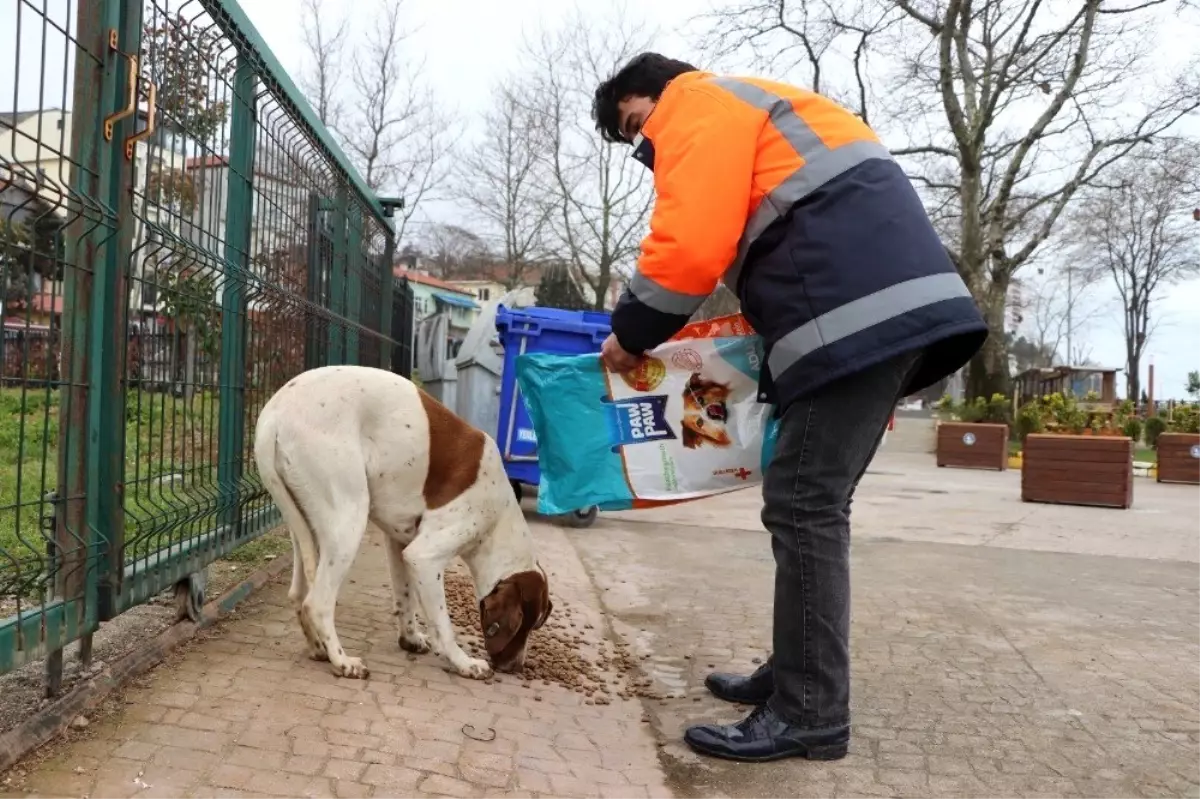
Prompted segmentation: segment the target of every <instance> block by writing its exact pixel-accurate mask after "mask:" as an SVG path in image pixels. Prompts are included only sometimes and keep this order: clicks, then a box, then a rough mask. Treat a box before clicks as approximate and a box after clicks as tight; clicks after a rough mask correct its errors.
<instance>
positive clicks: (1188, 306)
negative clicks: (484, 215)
mask: <svg viewBox="0 0 1200 799" xmlns="http://www.w3.org/2000/svg"><path fill="white" fill-rule="evenodd" d="M47 1H48V2H49V3H50V6H51V7H52V8H53V7H58V6H61V7H62V8H63V9H64V10H65V8H66V3H67V2H68V1H69V2H70V4H71V6H74V5H75V0H47ZM405 1H406V7H407V9H408V11H409V12H410V14H409V19H410V20H412V22H414V23H417V24H419V26H420V28H419V30H418V31H417V32H416V33H415V34H414V36H413V37H412V38H411V39H410V42H409V43H410V45H411V46H412V48H413V50H414V55H415V56H416V57H418V58H423V59H425V61H426V65H427V75H428V77H429V79H430V80H431V81H432V83H433V86H434V88H435V89H436V91H437V93H438V96H439V97H440V98H441V99H442V101H443V102H445V103H446V104H448V105H450V106H453V107H455V108H457V110H458V111H459V112H460V114H461V115H462V117H463V119H464V120H466V122H467V124H473V120H474V119H475V118H476V117H477V116H478V115H479V114H481V113H482V112H483V111H484V110H485V108H486V105H487V102H488V99H489V91H490V88H491V82H492V81H493V80H494V79H495V77H496V76H499V75H502V74H504V73H505V72H507V71H508V70H511V69H514V68H516V67H518V66H519V51H520V44H521V41H522V37H523V36H525V35H528V34H532V33H534V32H535V31H537V30H538V29H539V27H540V26H547V25H549V26H552V25H553V24H554V23H555V21H556V20H558V19H561V18H562V17H563V16H564V15H565V14H566V13H568V10H567V5H566V3H564V2H563V1H562V0H505V2H503V3H495V2H485V1H484V0H405ZM240 2H241V4H242V6H243V7H244V8H245V10H246V12H247V14H248V15H249V16H250V18H251V20H252V21H253V22H254V23H255V25H256V26H257V27H258V28H259V31H260V32H261V33H262V36H263V38H264V39H265V40H266V42H267V44H268V46H269V47H270V48H271V49H272V50H273V51H274V53H275V55H276V56H277V57H278V59H279V60H280V62H281V63H282V64H283V65H284V66H285V67H287V68H288V69H290V70H292V71H293V75H295V73H296V72H298V71H299V69H300V67H301V65H302V63H303V60H304V48H303V44H302V34H301V19H300V10H299V9H300V0H240ZM374 2H375V0H358V2H356V3H355V4H353V6H351V5H350V4H346V6H347V7H352V8H354V9H355V11H354V12H353V14H352V17H351V27H352V34H351V36H352V40H351V41H352V43H353V42H354V40H355V39H358V40H359V41H361V37H362V36H363V35H364V31H365V28H366V26H367V25H368V24H369V21H370V19H371V16H372V13H371V12H372V9H373V6H374ZM720 2H721V0H699V2H697V0H654V2H642V3H636V4H633V3H631V4H630V5H629V6H628V8H629V9H630V13H635V14H637V15H638V20H639V21H643V22H644V23H645V24H646V28H647V29H648V30H657V31H658V33H657V38H656V39H655V40H654V44H653V46H654V48H655V49H657V50H660V51H662V52H665V53H667V54H670V55H682V57H685V58H691V59H695V60H698V59H699V58H700V56H699V55H698V53H697V51H696V48H695V47H694V43H695V37H694V36H693V35H692V34H693V33H694V32H695V28H694V27H691V28H689V20H691V19H692V18H693V17H694V16H695V15H696V14H697V13H700V12H702V11H704V10H705V9H707V8H709V7H711V5H712V4H714V3H716V4H720ZM20 4H21V0H0V111H6V110H10V109H11V108H12V107H13V105H14V102H15V103H16V105H17V106H18V107H21V108H22V110H23V109H24V107H25V106H28V105H29V104H30V101H29V98H30V97H34V98H36V97H37V91H38V87H37V84H36V82H35V81H36V77H37V74H38V70H37V69H36V68H31V67H36V62H34V63H32V64H31V63H30V58H32V57H33V56H34V53H33V51H32V50H30V48H29V47H28V46H26V48H25V50H26V51H25V54H24V56H23V57H22V58H21V76H20V81H19V84H20V85H19V86H18V87H17V88H18V91H17V92H15V93H10V92H11V91H12V89H11V87H13V85H14V75H13V71H14V65H15V63H16V60H15V59H14V58H13V56H12V55H11V53H12V52H13V44H14V42H13V39H14V37H13V35H12V31H13V29H14V27H15V26H14V25H13V24H12V21H13V19H14V16H13V15H14V13H15V9H16V8H17V6H18V5H20ZM37 5H40V3H39V4H37ZM178 5H179V3H178V2H175V1H174V0H173V1H172V2H171V3H170V6H171V7H177V6H178ZM1071 6H1072V7H1074V4H1071ZM583 7H584V8H586V9H590V10H587V11H585V12H584V13H585V15H590V16H594V17H599V16H607V17H611V14H612V13H613V11H612V9H613V8H614V6H613V5H612V4H611V3H607V2H606V3H595V4H592V5H587V4H585V5H584V6H583ZM24 14H25V17H24V25H23V28H24V29H25V30H26V33H36V38H34V37H33V36H31V35H22V37H21V38H22V40H23V41H27V42H29V43H30V44H33V43H40V40H41V35H40V30H39V31H36V32H33V31H30V30H29V24H30V23H31V22H32V21H33V16H32V15H31V14H30V12H29V11H28V10H27V11H25V12H24ZM57 16H59V17H61V16H63V13H62V12H60V13H59V14H58V15H57ZM597 21H598V22H600V20H599V19H598V20H597ZM1195 22H1196V21H1195V19H1190V20H1186V21H1185V20H1172V21H1171V24H1170V25H1168V26H1167V27H1166V28H1165V29H1164V31H1163V32H1162V34H1161V35H1162V39H1161V41H1160V42H1159V44H1158V46H1157V47H1156V58H1157V59H1158V60H1159V61H1160V62H1161V63H1162V64H1164V65H1165V66H1166V68H1170V67H1171V66H1172V65H1173V64H1175V65H1177V64H1179V63H1182V61H1183V59H1184V58H1185V57H1187V56H1188V54H1189V53H1193V52H1194V51H1195V46H1196V45H1195V42H1196V41H1198V40H1200V25H1197V24H1195ZM55 60H56V59H55V55H54V53H51V54H50V56H49V57H48V59H47V62H48V63H50V64H53V63H54V62H55ZM58 63H59V64H61V56H59V57H58ZM726 66H727V67H729V68H733V69H737V68H739V67H741V69H742V70H745V69H746V68H747V67H748V65H747V64H742V65H738V64H728V65H726ZM771 77H776V78H780V79H789V78H797V79H798V78H799V76H789V75H772V76H771ZM56 80H58V81H59V83H58V84H57V85H54V86H48V87H47V90H46V97H47V99H46V101H45V102H44V105H46V106H54V105H59V104H61V103H59V102H55V101H54V100H56V99H57V98H56V96H55V95H56V92H55V89H57V97H62V96H63V90H62V87H61V80H60V79H57V78H55V77H54V76H51V77H50V79H49V83H50V84H54V83H55V81H56ZM798 82H799V80H798ZM477 129H478V126H477V125H476V126H475V130H477ZM1188 132H1189V133H1190V134H1191V135H1194V136H1196V137H1197V139H1200V119H1197V120H1191V121H1190V122H1189V124H1188ZM468 135H470V133H468ZM884 135H885V139H886V138H887V136H888V132H887V131H885V132H884ZM892 135H893V136H894V135H896V134H895V133H893V134H892ZM892 143H893V146H895V142H892ZM1182 210H1183V209H1181V211H1182ZM429 214H430V216H432V218H433V219H434V220H435V221H464V220H463V215H462V211H461V210H460V209H459V208H457V207H456V206H454V205H453V204H445V203H442V204H439V205H438V206H437V207H434V208H432V209H429ZM1195 224H1196V231H1197V235H1198V236H1200V223H1195ZM1022 276H1023V277H1026V278H1027V279H1034V275H1033V274H1032V270H1028V272H1027V273H1025V274H1023V275H1022ZM1112 297H1113V292H1112V290H1111V288H1110V287H1109V286H1108V285H1107V284H1105V285H1103V286H1102V287H1101V288H1100V289H1099V290H1098V292H1097V302H1098V303H1099V304H1100V306H1101V307H1102V308H1103V312H1102V313H1100V314H1098V315H1097V316H1096V318H1095V319H1094V320H1093V321H1092V322H1091V323H1090V324H1088V325H1087V327H1086V329H1084V330H1079V331H1077V337H1083V338H1086V339H1087V341H1088V343H1089V344H1090V345H1091V349H1092V359H1093V360H1094V361H1096V362H1099V363H1101V364H1103V365H1106V366H1114V367H1121V366H1123V364H1124V360H1125V356H1124V344H1123V338H1122V331H1121V321H1120V320H1121V313H1120V306H1119V305H1118V304H1114V303H1112V302H1110V301H1109V300H1111V298H1112ZM1155 313H1156V315H1157V316H1158V317H1159V319H1160V324H1159V326H1158V328H1157V329H1156V330H1155V332H1154V335H1153V337H1152V339H1151V342H1150V345H1149V348H1148V355H1149V356H1150V357H1149V358H1147V359H1146V360H1145V361H1144V362H1143V384H1145V369H1146V366H1147V365H1148V363H1149V361H1150V360H1153V362H1154V363H1155V366H1156V380H1155V383H1156V386H1155V394H1156V396H1158V397H1168V396H1175V397H1179V396H1182V393H1183V385H1184V380H1185V378H1186V374H1187V372H1188V371H1189V370H1192V369H1200V280H1193V281H1190V282H1188V283H1186V284H1184V285H1180V286H1177V287H1175V288H1173V289H1172V290H1170V291H1169V292H1168V293H1167V295H1166V297H1165V298H1164V299H1163V301H1162V302H1161V303H1160V304H1159V305H1158V306H1157V308H1156V309H1155ZM1122 382H1123V381H1122ZM1122 387H1123V386H1122Z"/></svg>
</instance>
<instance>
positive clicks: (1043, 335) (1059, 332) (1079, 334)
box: [1009, 241, 1105, 366]
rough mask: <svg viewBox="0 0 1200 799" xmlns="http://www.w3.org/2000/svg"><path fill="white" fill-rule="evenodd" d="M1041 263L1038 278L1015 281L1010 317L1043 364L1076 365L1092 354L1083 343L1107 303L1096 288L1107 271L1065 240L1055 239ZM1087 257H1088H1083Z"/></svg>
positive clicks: (1040, 364) (1038, 268)
mask: <svg viewBox="0 0 1200 799" xmlns="http://www.w3.org/2000/svg"><path fill="white" fill-rule="evenodd" d="M1055 245H1056V246H1054V247H1053V248H1052V249H1050V250H1047V251H1043V252H1042V253H1041V254H1040V256H1039V258H1038V260H1039V261H1041V262H1043V263H1045V264H1046V266H1039V267H1037V275H1038V278H1037V280H1027V279H1024V278H1014V280H1013V283H1012V288H1013V291H1012V292H1010V294H1009V316H1010V322H1011V323H1012V327H1013V329H1014V330H1025V331H1026V332H1027V334H1028V336H1029V338H1028V343H1029V344H1030V345H1032V347H1033V348H1034V351H1036V352H1038V353H1042V354H1043V355H1044V356H1045V359H1044V360H1045V361H1046V362H1045V363H1037V364H1033V365H1035V366H1051V365H1053V364H1054V363H1060V364H1065V365H1068V366H1076V365H1080V364H1082V363H1083V361H1084V360H1085V358H1086V357H1087V356H1088V354H1089V353H1090V352H1091V349H1090V347H1088V346H1087V345H1086V343H1085V341H1084V339H1083V335H1084V334H1085V333H1086V331H1087V329H1088V327H1089V326H1090V325H1091V323H1092V322H1093V321H1094V320H1095V319H1096V317H1097V316H1099V315H1100V313H1101V311H1102V310H1103V309H1104V304H1103V303H1101V302H1097V301H1096V297H1095V288H1096V286H1097V284H1098V283H1099V282H1100V281H1101V280H1102V279H1103V278H1104V276H1105V272H1104V271H1103V270H1102V269H1101V268H1100V267H1098V266H1097V265H1096V263H1095V262H1094V261H1093V260H1090V259H1089V258H1087V257H1086V254H1083V253H1080V252H1079V248H1078V247H1077V246H1074V245H1071V244H1070V243H1069V242H1067V241H1056V242H1055ZM1081 255H1082V256H1084V257H1081Z"/></svg>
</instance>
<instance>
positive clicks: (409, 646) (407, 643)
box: [400, 630, 432, 655]
mask: <svg viewBox="0 0 1200 799" xmlns="http://www.w3.org/2000/svg"><path fill="white" fill-rule="evenodd" d="M400 648H401V649H403V650H404V651H405V652H412V653H414V654H417V655H424V654H425V653H426V652H428V651H429V650H430V649H432V647H431V646H430V644H429V636H427V635H425V633H423V632H418V631H415V630H414V631H411V632H408V633H400Z"/></svg>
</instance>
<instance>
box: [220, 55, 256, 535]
mask: <svg viewBox="0 0 1200 799" xmlns="http://www.w3.org/2000/svg"><path fill="white" fill-rule="evenodd" d="M254 92H255V80H254V69H253V67H252V66H251V63H250V62H249V61H248V60H247V59H246V58H245V57H244V56H240V57H239V58H238V61H237V67H236V68H235V71H234V75H233V117H232V120H231V123H230V128H229V130H230V137H229V169H228V170H227V171H228V173H229V182H228V193H227V196H228V198H229V199H228V206H227V211H226V213H225V279H224V281H223V285H222V290H221V377H220V384H221V396H220V403H221V404H220V411H219V416H218V420H217V447H218V455H217V485H218V486H219V487H220V492H221V501H220V507H221V508H222V517H223V518H221V520H220V523H221V524H222V525H223V526H224V527H225V529H226V530H227V531H228V536H229V537H230V538H236V537H237V536H238V534H239V532H240V526H241V513H240V512H239V507H238V482H239V481H240V480H241V477H242V453H243V451H244V447H243V445H244V443H245V442H244V440H243V439H244V437H245V427H246V421H245V405H246V279H247V277H248V275H249V267H250V221H251V219H252V218H253V215H254V192H253V188H252V183H253V175H254V146H255V145H254V136H255V130H256V125H255V119H254V110H255V109H254V103H255V97H254Z"/></svg>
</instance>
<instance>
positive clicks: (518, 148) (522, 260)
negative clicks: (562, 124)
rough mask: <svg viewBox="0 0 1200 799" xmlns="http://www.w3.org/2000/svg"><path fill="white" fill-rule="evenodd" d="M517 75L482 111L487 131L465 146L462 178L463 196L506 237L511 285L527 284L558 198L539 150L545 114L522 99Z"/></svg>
mask: <svg viewBox="0 0 1200 799" xmlns="http://www.w3.org/2000/svg"><path fill="white" fill-rule="evenodd" d="M528 94H529V92H528V91H526V90H523V87H522V86H521V85H520V84H519V83H518V82H516V81H514V80H506V81H502V82H500V83H498V84H497V85H496V87H495V89H494V90H493V92H492V107H491V108H490V109H489V110H488V111H487V113H486V114H484V116H483V130H484V135H483V137H482V139H481V140H480V141H478V142H477V143H476V144H475V146H473V147H471V148H469V149H468V150H467V151H466V152H464V154H463V156H462V158H461V160H460V161H459V169H458V179H459V184H460V191H461V193H462V196H463V199H465V200H466V201H467V203H468V204H470V206H471V207H472V208H473V209H474V210H475V212H476V213H477V214H479V215H480V216H481V217H482V218H483V220H484V221H485V222H486V223H487V225H488V227H489V228H490V229H491V232H494V233H495V234H497V235H496V237H497V238H499V239H500V240H501V241H502V242H503V247H504V250H503V253H502V257H503V259H504V263H503V265H502V268H501V269H500V270H497V277H499V278H500V279H501V282H503V283H504V285H505V287H506V288H509V289H514V288H517V287H519V286H523V285H525V283H526V280H527V278H528V272H529V270H530V267H531V266H533V265H534V264H535V262H536V261H537V260H538V259H539V257H540V256H541V255H543V254H544V253H545V251H546V246H547V238H548V236H549V234H550V224H551V221H552V216H553V214H554V211H555V203H554V202H553V200H552V199H551V196H550V195H548V193H547V192H546V187H547V185H548V183H549V180H548V178H549V175H548V173H547V169H546V167H547V163H548V162H547V160H546V158H545V157H544V155H543V154H542V153H540V152H539V151H538V145H539V142H540V141H541V140H542V139H543V138H544V137H542V136H541V135H539V132H538V124H539V122H540V114H539V113H538V112H536V111H534V110H533V109H532V108H531V107H530V106H529V104H528V103H527V102H525V101H524V100H523V99H522V96H523V95H528Z"/></svg>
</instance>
